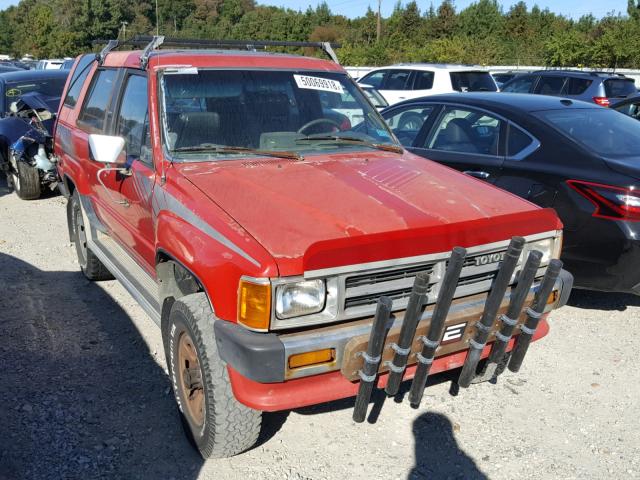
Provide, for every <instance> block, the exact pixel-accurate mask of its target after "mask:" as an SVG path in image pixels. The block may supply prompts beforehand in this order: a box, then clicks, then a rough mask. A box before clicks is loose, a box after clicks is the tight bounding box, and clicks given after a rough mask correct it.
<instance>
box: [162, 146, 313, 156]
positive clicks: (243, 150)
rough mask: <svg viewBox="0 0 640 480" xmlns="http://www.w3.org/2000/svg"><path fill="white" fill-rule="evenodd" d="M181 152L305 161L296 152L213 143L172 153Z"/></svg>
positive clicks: (184, 148)
mask: <svg viewBox="0 0 640 480" xmlns="http://www.w3.org/2000/svg"><path fill="white" fill-rule="evenodd" d="M181 152H213V153H249V154H253V155H262V156H265V157H276V158H289V159H291V160H304V158H303V157H302V155H298V154H297V153H295V152H278V151H275V150H260V149H257V148H247V147H234V146H231V145H215V144H213V143H202V144H200V145H193V146H190V147H178V148H174V149H173V150H171V153H181Z"/></svg>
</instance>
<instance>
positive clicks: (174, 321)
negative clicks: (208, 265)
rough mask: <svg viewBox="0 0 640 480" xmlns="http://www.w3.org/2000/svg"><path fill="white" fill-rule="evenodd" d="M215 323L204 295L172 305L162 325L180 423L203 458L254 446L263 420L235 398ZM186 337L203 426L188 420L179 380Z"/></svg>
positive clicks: (227, 454)
mask: <svg viewBox="0 0 640 480" xmlns="http://www.w3.org/2000/svg"><path fill="white" fill-rule="evenodd" d="M213 321H214V320H213V314H212V312H211V307H210V305H209V300H208V299H207V296H206V295H205V294H204V293H193V294H190V295H187V296H185V297H182V298H180V299H179V300H176V302H175V303H174V304H173V306H172V307H171V311H170V313H169V318H168V319H167V321H165V322H163V332H162V333H163V341H164V346H165V355H166V357H167V366H168V368H169V375H170V377H171V384H172V387H173V392H174V394H175V397H176V401H177V403H178V407H179V409H180V414H181V416H182V424H183V426H184V429H185V432H186V434H187V436H188V437H189V439H190V440H191V442H192V444H193V445H194V446H195V447H196V448H197V449H198V450H199V451H200V454H201V455H202V457H204V458H205V459H206V458H225V457H232V456H234V455H237V454H239V453H241V452H243V451H245V450H247V449H248V448H250V447H251V446H253V445H254V444H255V443H256V441H257V440H258V435H259V433H260V424H261V420H262V412H259V411H257V410H253V409H251V408H248V407H246V406H244V405H242V404H241V403H240V402H238V400H236V398H235V396H234V395H233V392H232V390H231V383H230V381H229V375H228V373H227V368H226V366H225V365H224V364H223V362H222V360H221V359H220V357H219V356H218V349H217V346H216V341H215V337H214V330H213ZM184 335H188V337H186V338H187V339H188V340H189V341H191V342H192V346H193V347H195V352H196V354H197V358H198V363H199V369H200V375H201V385H202V390H203V392H204V408H203V415H202V420H203V422H202V424H201V425H199V424H198V423H197V422H196V421H195V420H194V418H193V417H192V416H191V415H190V411H189V406H188V404H187V402H188V399H187V396H186V395H187V392H186V391H185V387H184V385H183V384H182V382H181V380H180V379H181V375H180V373H179V372H180V368H181V366H179V357H180V355H179V352H178V349H179V348H180V342H181V339H182V338H183V336H184ZM182 368H184V365H183V366H182Z"/></svg>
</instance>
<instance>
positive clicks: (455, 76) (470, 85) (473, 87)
mask: <svg viewBox="0 0 640 480" xmlns="http://www.w3.org/2000/svg"><path fill="white" fill-rule="evenodd" d="M450 75H451V87H452V88H453V89H454V90H455V91H457V92H495V91H497V90H498V89H497V87H496V83H495V82H494V81H493V77H492V76H491V74H490V73H489V72H451V73H450Z"/></svg>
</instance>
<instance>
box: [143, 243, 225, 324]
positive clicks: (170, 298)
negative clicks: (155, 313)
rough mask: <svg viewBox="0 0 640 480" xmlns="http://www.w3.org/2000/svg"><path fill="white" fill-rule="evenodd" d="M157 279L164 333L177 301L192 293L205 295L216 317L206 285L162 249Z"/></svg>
mask: <svg viewBox="0 0 640 480" xmlns="http://www.w3.org/2000/svg"><path fill="white" fill-rule="evenodd" d="M156 279H157V281H158V295H159V301H160V319H161V320H160V322H161V328H162V330H163V331H164V329H165V325H166V320H167V319H168V318H169V312H170V311H171V307H172V306H173V304H174V303H175V301H176V300H179V299H180V298H182V297H184V296H186V295H190V294H192V293H199V292H202V293H204V294H205V296H206V297H207V300H208V302H209V306H210V307H211V312H212V313H213V314H214V316H215V310H214V308H213V304H212V302H211V297H210V296H209V294H208V293H207V290H206V288H205V287H204V283H203V282H202V281H201V280H200V279H199V278H198V276H197V275H196V274H195V273H193V271H191V269H189V268H188V267H186V266H185V265H184V264H183V263H182V262H180V261H179V260H177V259H176V258H175V257H174V256H173V255H171V254H170V253H169V252H167V251H166V250H164V249H162V248H160V249H158V251H157V252H156Z"/></svg>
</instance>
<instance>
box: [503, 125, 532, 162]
mask: <svg viewBox="0 0 640 480" xmlns="http://www.w3.org/2000/svg"><path fill="white" fill-rule="evenodd" d="M532 143H533V139H532V138H531V137H530V136H529V135H527V134H526V133H524V132H523V131H522V130H520V129H519V128H518V127H516V126H515V125H511V124H510V125H509V136H508V137H507V157H514V156H516V155H518V154H519V153H520V152H522V151H523V150H524V149H525V148H527V147H528V146H529V145H531V144H532Z"/></svg>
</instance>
